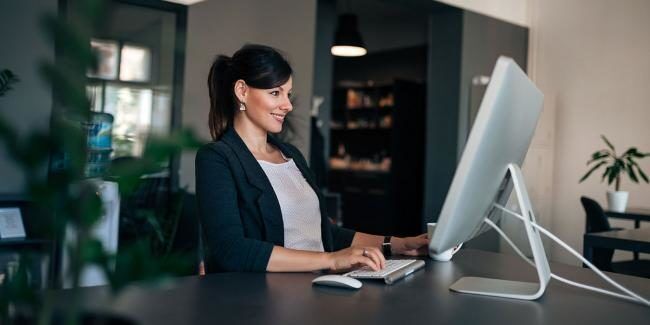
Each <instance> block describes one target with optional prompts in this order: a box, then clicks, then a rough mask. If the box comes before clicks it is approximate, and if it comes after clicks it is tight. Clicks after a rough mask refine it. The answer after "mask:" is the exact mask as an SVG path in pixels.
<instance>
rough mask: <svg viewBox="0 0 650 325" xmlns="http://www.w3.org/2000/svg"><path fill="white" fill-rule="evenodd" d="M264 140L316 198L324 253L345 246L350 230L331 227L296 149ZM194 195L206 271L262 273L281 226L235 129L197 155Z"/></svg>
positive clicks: (262, 177)
mask: <svg viewBox="0 0 650 325" xmlns="http://www.w3.org/2000/svg"><path fill="white" fill-rule="evenodd" d="M268 141H269V142H270V143H272V144H273V145H275V146H276V147H277V148H278V149H280V150H281V151H282V153H284V155H285V156H287V157H290V158H293V160H294V162H295V163H296V165H297V166H298V169H300V171H301V172H302V175H303V176H304V177H305V179H306V180H307V182H308V183H309V185H311V187H312V189H313V190H314V191H315V192H316V194H317V195H318V199H319V201H320V213H321V219H322V220H321V232H322V235H321V236H322V240H323V247H324V248H325V251H327V252H332V251H336V250H339V249H342V248H345V247H349V246H350V244H351V243H352V238H353V237H354V231H352V230H348V229H344V228H340V227H337V226H335V225H332V224H331V223H330V222H329V219H328V218H327V213H326V211H325V201H324V199H323V195H322V193H321V192H320V190H319V189H318V187H317V186H316V183H315V177H314V175H313V173H312V172H311V170H309V167H308V166H307V162H306V161H305V158H304V157H303V156H302V154H301V153H300V151H298V149H296V147H294V146H292V145H290V144H287V143H283V142H280V141H279V140H278V139H276V138H275V137H273V136H272V135H269V136H268ZM196 196H197V200H198V208H199V218H200V222H201V229H202V236H203V243H204V248H205V265H206V271H207V272H219V271H258V272H265V271H266V266H267V264H268V262H269V258H270V257H271V251H272V249H273V246H274V245H278V246H284V225H283V222H282V213H281V211H280V204H279V202H278V198H277V196H276V195H275V192H274V191H273V187H272V186H271V182H270V181H269V179H268V178H267V177H266V174H265V173H264V170H262V167H261V166H260V165H259V163H258V162H257V160H256V159H255V157H254V156H253V154H252V153H251V152H250V151H249V150H248V148H247V147H246V145H245V144H244V141H243V140H242V139H241V138H240V137H239V135H238V134H237V132H235V129H234V128H229V129H228V130H227V131H226V132H225V133H224V135H223V136H222V138H221V140H219V141H217V142H211V143H208V144H206V145H204V146H203V147H202V148H201V149H199V151H198V152H197V154H196Z"/></svg>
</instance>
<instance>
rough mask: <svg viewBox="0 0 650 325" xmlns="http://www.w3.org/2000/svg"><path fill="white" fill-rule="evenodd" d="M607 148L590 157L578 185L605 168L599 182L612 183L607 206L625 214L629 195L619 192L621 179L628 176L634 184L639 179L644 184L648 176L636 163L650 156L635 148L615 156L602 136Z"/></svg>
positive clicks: (608, 142)
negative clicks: (586, 169)
mask: <svg viewBox="0 0 650 325" xmlns="http://www.w3.org/2000/svg"><path fill="white" fill-rule="evenodd" d="M600 137H601V138H602V139H603V141H604V142H605V144H606V145H607V148H605V149H601V150H598V151H596V152H594V153H593V154H592V155H591V159H590V160H589V161H587V166H591V167H590V169H589V171H588V172H587V173H586V174H585V175H584V176H582V178H581V179H580V183H582V182H583V181H584V180H585V179H587V178H588V177H589V175H591V174H592V173H593V172H594V171H596V170H597V169H599V168H601V167H602V168H605V171H604V172H603V174H602V177H601V182H603V181H605V180H607V184H608V185H610V186H611V185H612V183H614V191H611V190H609V191H607V205H608V208H609V210H611V211H615V212H625V207H626V205H627V199H628V196H629V193H628V192H626V191H621V177H622V175H628V177H629V178H630V180H631V181H632V182H634V183H639V178H640V179H641V180H643V181H645V182H646V183H650V182H649V181H648V176H647V175H646V174H645V173H644V172H643V170H641V167H640V166H639V164H638V163H637V160H638V159H641V158H644V157H647V156H650V153H643V152H640V151H639V150H638V149H637V148H636V147H631V148H629V149H627V150H626V151H625V152H624V153H623V154H621V155H618V154H616V149H615V148H614V146H613V145H612V143H611V142H610V141H609V140H607V138H606V137H605V136H604V135H601V136H600Z"/></svg>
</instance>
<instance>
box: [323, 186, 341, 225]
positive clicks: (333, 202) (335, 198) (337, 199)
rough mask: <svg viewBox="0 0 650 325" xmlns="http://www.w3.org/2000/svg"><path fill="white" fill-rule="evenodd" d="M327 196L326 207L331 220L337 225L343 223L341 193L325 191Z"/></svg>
mask: <svg viewBox="0 0 650 325" xmlns="http://www.w3.org/2000/svg"><path fill="white" fill-rule="evenodd" d="M323 196H324V197H325V208H326V210H327V214H328V215H329V218H330V222H331V223H332V224H335V225H337V226H342V225H343V213H342V212H341V193H336V192H330V191H326V190H324V191H323Z"/></svg>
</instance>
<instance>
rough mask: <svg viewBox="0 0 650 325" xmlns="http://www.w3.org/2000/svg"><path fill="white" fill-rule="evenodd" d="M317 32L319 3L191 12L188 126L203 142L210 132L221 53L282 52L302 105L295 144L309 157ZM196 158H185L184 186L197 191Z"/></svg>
mask: <svg viewBox="0 0 650 325" xmlns="http://www.w3.org/2000/svg"><path fill="white" fill-rule="evenodd" d="M315 32H316V0H306V1H304V0H303V1H291V0H272V1H271V0H269V1H259V0H218V1H214V0H213V1H205V2H201V3H198V4H196V5H192V6H190V7H189V10H188V26H187V47H186V60H185V84H184V91H183V108H182V112H183V113H182V114H183V115H182V119H183V125H184V126H187V127H193V128H194V129H195V130H196V131H197V132H198V133H199V134H200V135H201V137H202V138H204V139H206V140H208V139H210V133H209V130H208V124H207V120H208V112H209V108H210V105H209V100H208V90H207V77H208V69H209V68H210V65H211V63H212V60H213V59H214V57H215V56H216V55H217V54H226V55H229V56H231V55H232V54H233V53H234V52H235V51H236V50H237V49H239V48H240V47H241V46H242V45H244V44H245V43H261V44H265V45H270V46H273V47H275V48H278V49H280V50H282V51H283V52H284V53H286V54H287V56H288V59H289V61H290V63H291V65H292V67H293V69H294V72H295V73H294V82H293V84H294V93H295V94H296V95H297V100H298V102H297V104H296V106H295V107H294V111H293V112H292V113H291V115H290V117H291V119H292V122H293V123H294V125H295V127H296V129H297V132H298V134H297V137H296V139H295V140H292V141H291V142H292V143H293V144H294V145H296V146H297V147H298V148H299V149H300V150H301V151H302V152H303V154H305V156H307V154H308V151H309V141H310V124H309V122H310V121H309V105H310V103H311V97H312V81H313V60H314V46H315ZM194 156H195V154H194V153H191V154H185V155H184V156H183V157H182V159H181V170H180V184H181V186H188V188H189V189H190V190H192V191H193V190H194Z"/></svg>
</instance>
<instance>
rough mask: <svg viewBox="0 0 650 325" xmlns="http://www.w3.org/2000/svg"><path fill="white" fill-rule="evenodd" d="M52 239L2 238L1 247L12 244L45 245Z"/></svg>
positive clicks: (0, 240)
mask: <svg viewBox="0 0 650 325" xmlns="http://www.w3.org/2000/svg"><path fill="white" fill-rule="evenodd" d="M49 244H50V241H49V240H45V239H28V238H11V239H0V247H11V246H45V245H49Z"/></svg>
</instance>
